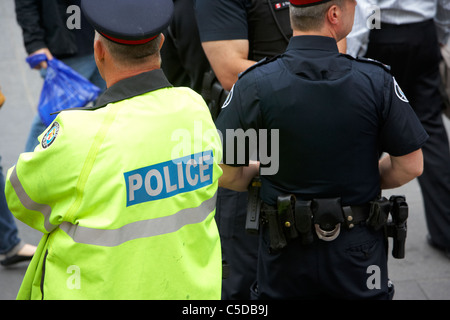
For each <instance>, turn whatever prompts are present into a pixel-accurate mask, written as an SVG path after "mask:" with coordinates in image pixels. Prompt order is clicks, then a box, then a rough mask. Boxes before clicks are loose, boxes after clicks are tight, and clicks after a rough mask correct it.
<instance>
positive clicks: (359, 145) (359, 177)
mask: <svg viewBox="0 0 450 320" xmlns="http://www.w3.org/2000/svg"><path fill="white" fill-rule="evenodd" d="M216 125H217V128H218V129H219V130H220V132H221V133H222V135H223V143H224V155H223V162H224V163H225V164H228V165H233V166H239V165H243V164H238V163H237V159H234V160H233V161H231V162H229V161H228V162H227V153H228V152H230V150H227V144H228V142H227V139H226V129H231V130H236V129H238V128H242V129H243V130H244V131H246V130H248V129H254V130H256V132H257V133H260V131H259V130H261V129H266V130H268V132H269V133H271V132H272V131H271V130H273V129H275V130H279V131H278V132H279V155H278V157H279V160H278V161H279V169H278V172H277V173H276V174H274V175H263V176H262V177H261V178H262V188H261V198H262V200H263V201H264V202H266V203H267V204H269V205H275V204H276V201H277V197H278V195H280V194H286V193H294V194H296V195H297V196H298V197H299V198H300V199H305V200H309V199H311V198H315V197H321V198H324V197H341V198H342V204H343V205H360V204H365V203H367V202H369V201H371V200H373V199H374V198H376V196H377V194H378V193H379V191H380V174H379V169H378V160H379V156H380V154H381V152H387V153H389V154H391V155H393V156H402V155H406V154H408V153H411V152H413V151H415V150H417V149H419V148H421V146H422V145H423V144H424V143H425V141H426V140H427V138H428V135H427V133H426V132H425V130H424V129H423V127H422V125H421V124H420V122H419V120H418V119H417V117H416V115H415V113H414V111H413V110H412V108H411V107H410V105H409V103H408V100H407V98H406V97H405V96H404V94H403V93H402V91H401V89H400V87H399V86H398V84H397V83H396V81H395V79H394V78H393V77H392V75H391V74H390V73H389V72H388V71H387V69H385V68H384V67H383V66H382V65H381V63H376V62H372V61H360V60H356V59H353V58H352V57H350V56H347V55H343V54H340V53H339V52H338V48H337V45H336V41H335V40H334V39H332V38H328V37H319V36H298V37H293V38H292V39H291V41H290V43H289V46H288V48H287V50H286V52H285V53H284V54H283V55H281V56H279V57H277V58H275V59H273V60H272V61H270V62H266V63H264V62H261V63H259V64H257V65H256V66H254V67H251V68H249V70H247V71H246V72H245V73H243V74H242V75H241V77H240V79H239V80H238V81H237V83H236V84H235V86H234V88H233V89H232V90H231V92H230V95H229V99H228V101H227V102H226V103H225V104H224V106H223V108H222V111H221V113H220V116H219V118H218V119H217V122H216ZM268 140H269V141H266V142H264V141H259V142H260V143H265V144H266V146H270V143H271V141H270V138H269V139H268ZM235 147H236V144H235ZM233 152H237V150H233ZM247 158H248V155H247ZM271 160H272V161H276V158H275V157H274V155H271ZM244 165H245V164H244ZM263 166H266V167H270V164H265V165H263V164H261V167H263Z"/></svg>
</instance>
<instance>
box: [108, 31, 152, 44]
mask: <svg viewBox="0 0 450 320" xmlns="http://www.w3.org/2000/svg"><path fill="white" fill-rule="evenodd" d="M99 33H100V34H101V35H102V36H104V37H105V38H106V39H109V40H111V41H113V42H117V43H120V44H128V45H137V44H144V43H147V42H150V41H152V40H153V39H156V37H158V35H156V36H153V37H151V38H148V39H141V40H124V39H118V38H114V37H111V36H108V35H106V34H104V33H103V32H99Z"/></svg>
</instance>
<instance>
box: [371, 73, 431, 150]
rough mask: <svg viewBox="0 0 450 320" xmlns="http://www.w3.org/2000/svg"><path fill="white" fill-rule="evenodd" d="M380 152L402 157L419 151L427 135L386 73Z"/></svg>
mask: <svg viewBox="0 0 450 320" xmlns="http://www.w3.org/2000/svg"><path fill="white" fill-rule="evenodd" d="M382 117H383V121H384V122H383V126H382V129H381V137H380V138H381V143H382V145H381V147H382V151H384V152H387V153H389V154H390V155H392V156H404V155H406V154H408V153H411V152H413V151H416V150H418V149H420V148H421V147H422V146H423V144H424V143H425V142H426V141H427V139H428V134H427V132H426V131H425V129H424V128H423V126H422V124H421V123H420V120H419V119H418V118H417V115H416V114H415V112H414V110H413V109H412V107H411V106H410V104H409V102H408V99H407V97H406V96H405V95H404V93H403V91H402V90H401V88H400V86H399V85H398V83H397V81H396V80H395V78H393V77H392V76H391V75H389V74H388V73H386V75H385V86H384V109H383V111H382Z"/></svg>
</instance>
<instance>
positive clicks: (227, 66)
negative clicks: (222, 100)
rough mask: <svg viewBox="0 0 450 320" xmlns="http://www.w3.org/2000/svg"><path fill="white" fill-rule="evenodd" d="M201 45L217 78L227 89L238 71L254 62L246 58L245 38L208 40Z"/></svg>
mask: <svg viewBox="0 0 450 320" xmlns="http://www.w3.org/2000/svg"><path fill="white" fill-rule="evenodd" d="M202 46H203V49H204V51H205V54H206V56H207V57H208V60H209V62H210V64H211V67H212V69H213V70H214V73H215V75H216V77H217V79H218V80H219V82H220V83H221V84H222V86H223V88H224V89H225V90H228V91H230V90H231V88H232V87H233V84H234V83H235V82H236V81H237V79H238V75H239V73H241V72H242V71H244V70H246V69H247V68H249V67H251V66H252V65H253V64H255V63H256V61H252V60H248V52H249V42H248V40H245V39H238V40H221V41H208V42H203V43H202Z"/></svg>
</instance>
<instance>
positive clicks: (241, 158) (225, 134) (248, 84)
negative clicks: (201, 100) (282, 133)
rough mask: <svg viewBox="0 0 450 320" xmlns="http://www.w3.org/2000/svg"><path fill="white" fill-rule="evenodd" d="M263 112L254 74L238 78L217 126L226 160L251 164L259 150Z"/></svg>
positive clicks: (231, 162) (242, 164)
mask: <svg viewBox="0 0 450 320" xmlns="http://www.w3.org/2000/svg"><path fill="white" fill-rule="evenodd" d="M261 122H262V118H261V112H260V105H259V95H258V91H257V85H256V84H255V81H254V78H253V77H252V76H250V75H249V76H246V77H245V78H244V80H238V81H237V82H236V84H235V85H234V86H233V88H232V89H231V91H230V94H229V95H228V98H227V100H226V101H225V103H224V104H223V107H222V110H221V112H220V114H219V117H218V118H217V120H216V127H217V129H218V130H219V132H220V134H221V136H222V142H223V163H224V164H227V165H230V166H237V167H238V166H247V165H248V164H249V160H250V157H252V156H253V155H256V154H257V148H258V134H259V128H260V127H261Z"/></svg>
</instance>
